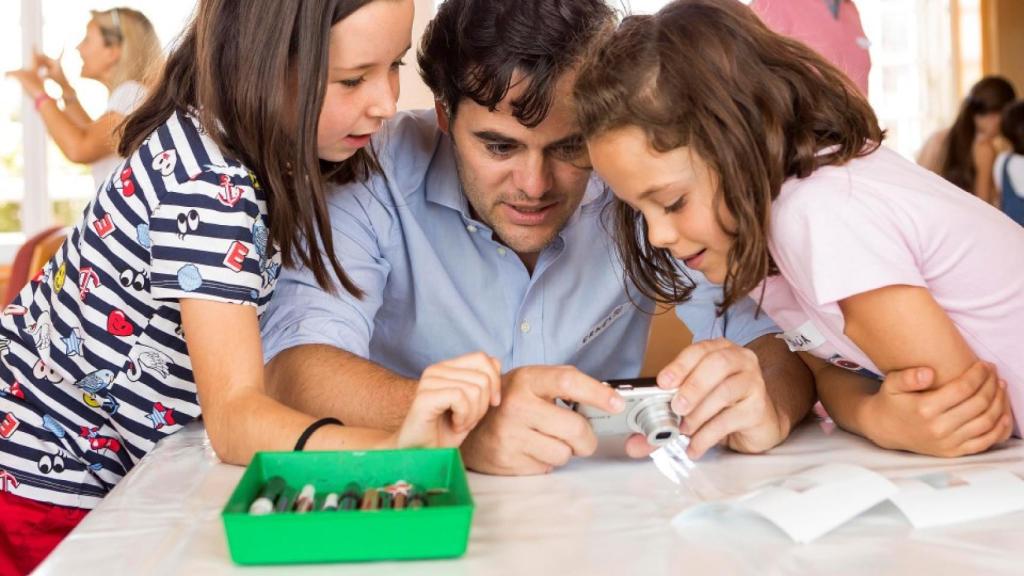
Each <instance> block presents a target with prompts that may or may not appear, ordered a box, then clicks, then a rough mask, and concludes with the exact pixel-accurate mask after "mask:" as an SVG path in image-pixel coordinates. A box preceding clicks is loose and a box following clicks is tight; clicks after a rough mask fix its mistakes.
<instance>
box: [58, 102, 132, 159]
mask: <svg viewBox="0 0 1024 576" xmlns="http://www.w3.org/2000/svg"><path fill="white" fill-rule="evenodd" d="M83 112H84V110H83ZM39 115H40V117H41V118H42V119H43V123H44V124H45V125H46V131H47V132H48V133H49V134H50V137H51V138H53V141H54V142H55V143H56V144H57V147H58V148H60V151H61V152H63V153H64V155H65V156H67V157H68V160H71V161H72V162H76V163H79V164H91V163H93V162H95V161H97V160H100V159H101V158H106V157H107V156H110V155H111V154H113V153H114V151H115V147H116V138H115V137H114V132H115V131H116V130H117V127H118V126H119V125H120V124H121V121H122V120H124V116H122V115H121V114H118V113H116V112H107V113H106V114H104V115H103V116H100V117H99V118H97V119H96V121H95V122H92V123H90V124H85V125H81V124H80V123H78V122H76V120H75V119H74V118H73V117H72V115H71V114H68V113H67V112H65V111H62V110H61V109H60V108H58V107H57V103H56V102H54V101H52V100H50V101H47V102H45V103H43V104H42V105H41V106H40V107H39Z"/></svg>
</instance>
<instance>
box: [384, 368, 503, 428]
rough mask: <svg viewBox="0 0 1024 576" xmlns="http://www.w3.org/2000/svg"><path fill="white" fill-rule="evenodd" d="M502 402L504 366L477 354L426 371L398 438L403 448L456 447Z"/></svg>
mask: <svg viewBox="0 0 1024 576" xmlns="http://www.w3.org/2000/svg"><path fill="white" fill-rule="evenodd" d="M500 402H501V363H500V362H499V361H498V360H497V359H495V358H491V357H490V356H488V355H486V354H484V353H482V352H477V353H474V354H468V355H466V356H460V357H458V358H455V359H452V360H447V361H444V362H440V363H438V364H434V365H433V366H430V367H428V368H427V369H426V370H424V371H423V376H422V377H421V378H420V384H419V388H418V389H417V392H416V398H415V399H414V400H413V402H412V406H411V407H410V408H409V414H408V415H407V416H406V417H405V421H404V422H403V423H402V427H401V429H399V431H398V432H397V433H396V435H395V442H394V443H395V445H396V446H397V447H399V448H406V447H411V446H423V447H454V446H458V445H460V444H462V441H463V440H465V438H466V436H467V435H468V434H469V432H470V430H472V429H473V427H475V426H476V425H477V423H478V422H479V421H480V419H481V418H483V417H484V415H485V414H487V410H488V409H489V408H490V407H491V406H497V405H498V404H499V403H500Z"/></svg>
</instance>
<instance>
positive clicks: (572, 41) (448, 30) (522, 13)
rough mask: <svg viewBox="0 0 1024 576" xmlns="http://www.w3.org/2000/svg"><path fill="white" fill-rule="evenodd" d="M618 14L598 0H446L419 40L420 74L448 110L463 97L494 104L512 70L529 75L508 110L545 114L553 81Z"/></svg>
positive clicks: (520, 116)
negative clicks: (520, 92)
mask: <svg viewBox="0 0 1024 576" xmlns="http://www.w3.org/2000/svg"><path fill="white" fill-rule="evenodd" d="M615 19H616V15H615V12H614V11H613V10H612V9H611V7H610V6H608V5H607V4H606V3H605V2H604V1H603V0H514V1H511V0H447V1H446V2H444V3H443V4H441V6H440V8H438V11H437V16H436V17H435V18H434V20H433V21H432V22H431V23H430V24H429V25H428V26H427V29H426V31H425V32H424V34H423V41H422V43H421V44H420V49H419V54H418V60H419V65H420V74H421V75H422V76H423V80H424V81H425V82H426V84H427V86H429V87H430V89H431V91H433V93H434V97H435V98H436V99H437V100H438V101H440V102H441V104H442V105H443V106H444V108H445V110H446V111H447V112H448V115H449V116H450V117H452V118H454V117H455V116H456V113H457V111H458V107H459V103H460V102H461V101H462V99H463V98H469V99H471V100H472V101H474V102H476V103H477V104H479V105H480V106H485V107H487V108H488V109H490V110H494V109H495V108H496V107H497V106H498V103H499V102H501V101H502V100H504V98H505V96H506V95H507V94H508V91H509V89H510V88H511V87H512V83H513V80H514V79H516V74H517V73H519V74H521V75H522V81H523V82H527V84H526V90H525V91H524V92H523V96H522V97H521V98H517V99H516V100H514V101H513V102H512V103H511V104H512V113H513V115H514V116H515V117H516V119H517V120H519V122H520V123H522V124H523V125H524V126H527V127H531V128H532V127H534V126H537V125H538V124H540V123H541V122H543V121H544V118H546V117H547V115H548V111H549V110H550V108H551V101H552V98H553V93H554V89H555V85H556V83H557V82H558V80H559V78H560V77H561V76H562V74H563V73H564V72H566V71H567V70H569V69H571V68H572V67H573V66H575V65H576V63H577V62H579V59H580V57H581V56H582V55H583V53H584V51H585V49H586V47H587V45H588V44H589V42H590V41H591V40H592V39H593V38H594V37H595V36H596V35H597V34H598V33H599V32H600V31H601V30H602V29H605V28H607V27H610V26H611V25H612V24H613V23H614V22H615Z"/></svg>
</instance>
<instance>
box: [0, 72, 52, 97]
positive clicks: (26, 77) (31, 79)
mask: <svg viewBox="0 0 1024 576" xmlns="http://www.w3.org/2000/svg"><path fill="white" fill-rule="evenodd" d="M5 76H7V77H8V78H13V79H15V80H17V81H18V82H20V83H21V88H22V89H23V90H24V91H25V93H26V94H28V97H29V98H36V97H38V96H39V95H40V94H43V93H45V90H44V89H43V79H42V78H40V77H39V74H37V73H36V72H35V71H33V70H11V71H10V72H8V73H7V74H5Z"/></svg>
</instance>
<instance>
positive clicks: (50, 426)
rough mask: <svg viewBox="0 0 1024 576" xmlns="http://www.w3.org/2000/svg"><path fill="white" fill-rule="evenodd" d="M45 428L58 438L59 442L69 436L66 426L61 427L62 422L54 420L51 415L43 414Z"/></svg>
mask: <svg viewBox="0 0 1024 576" xmlns="http://www.w3.org/2000/svg"><path fill="white" fill-rule="evenodd" d="M43 428H46V429H47V430H49V431H50V433H52V434H53V435H54V436H56V437H57V439H58V440H59V439H61V438H63V437H64V435H65V434H67V430H65V429H64V426H63V425H61V423H60V422H57V421H56V420H54V418H53V416H50V415H49V414H43Z"/></svg>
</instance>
